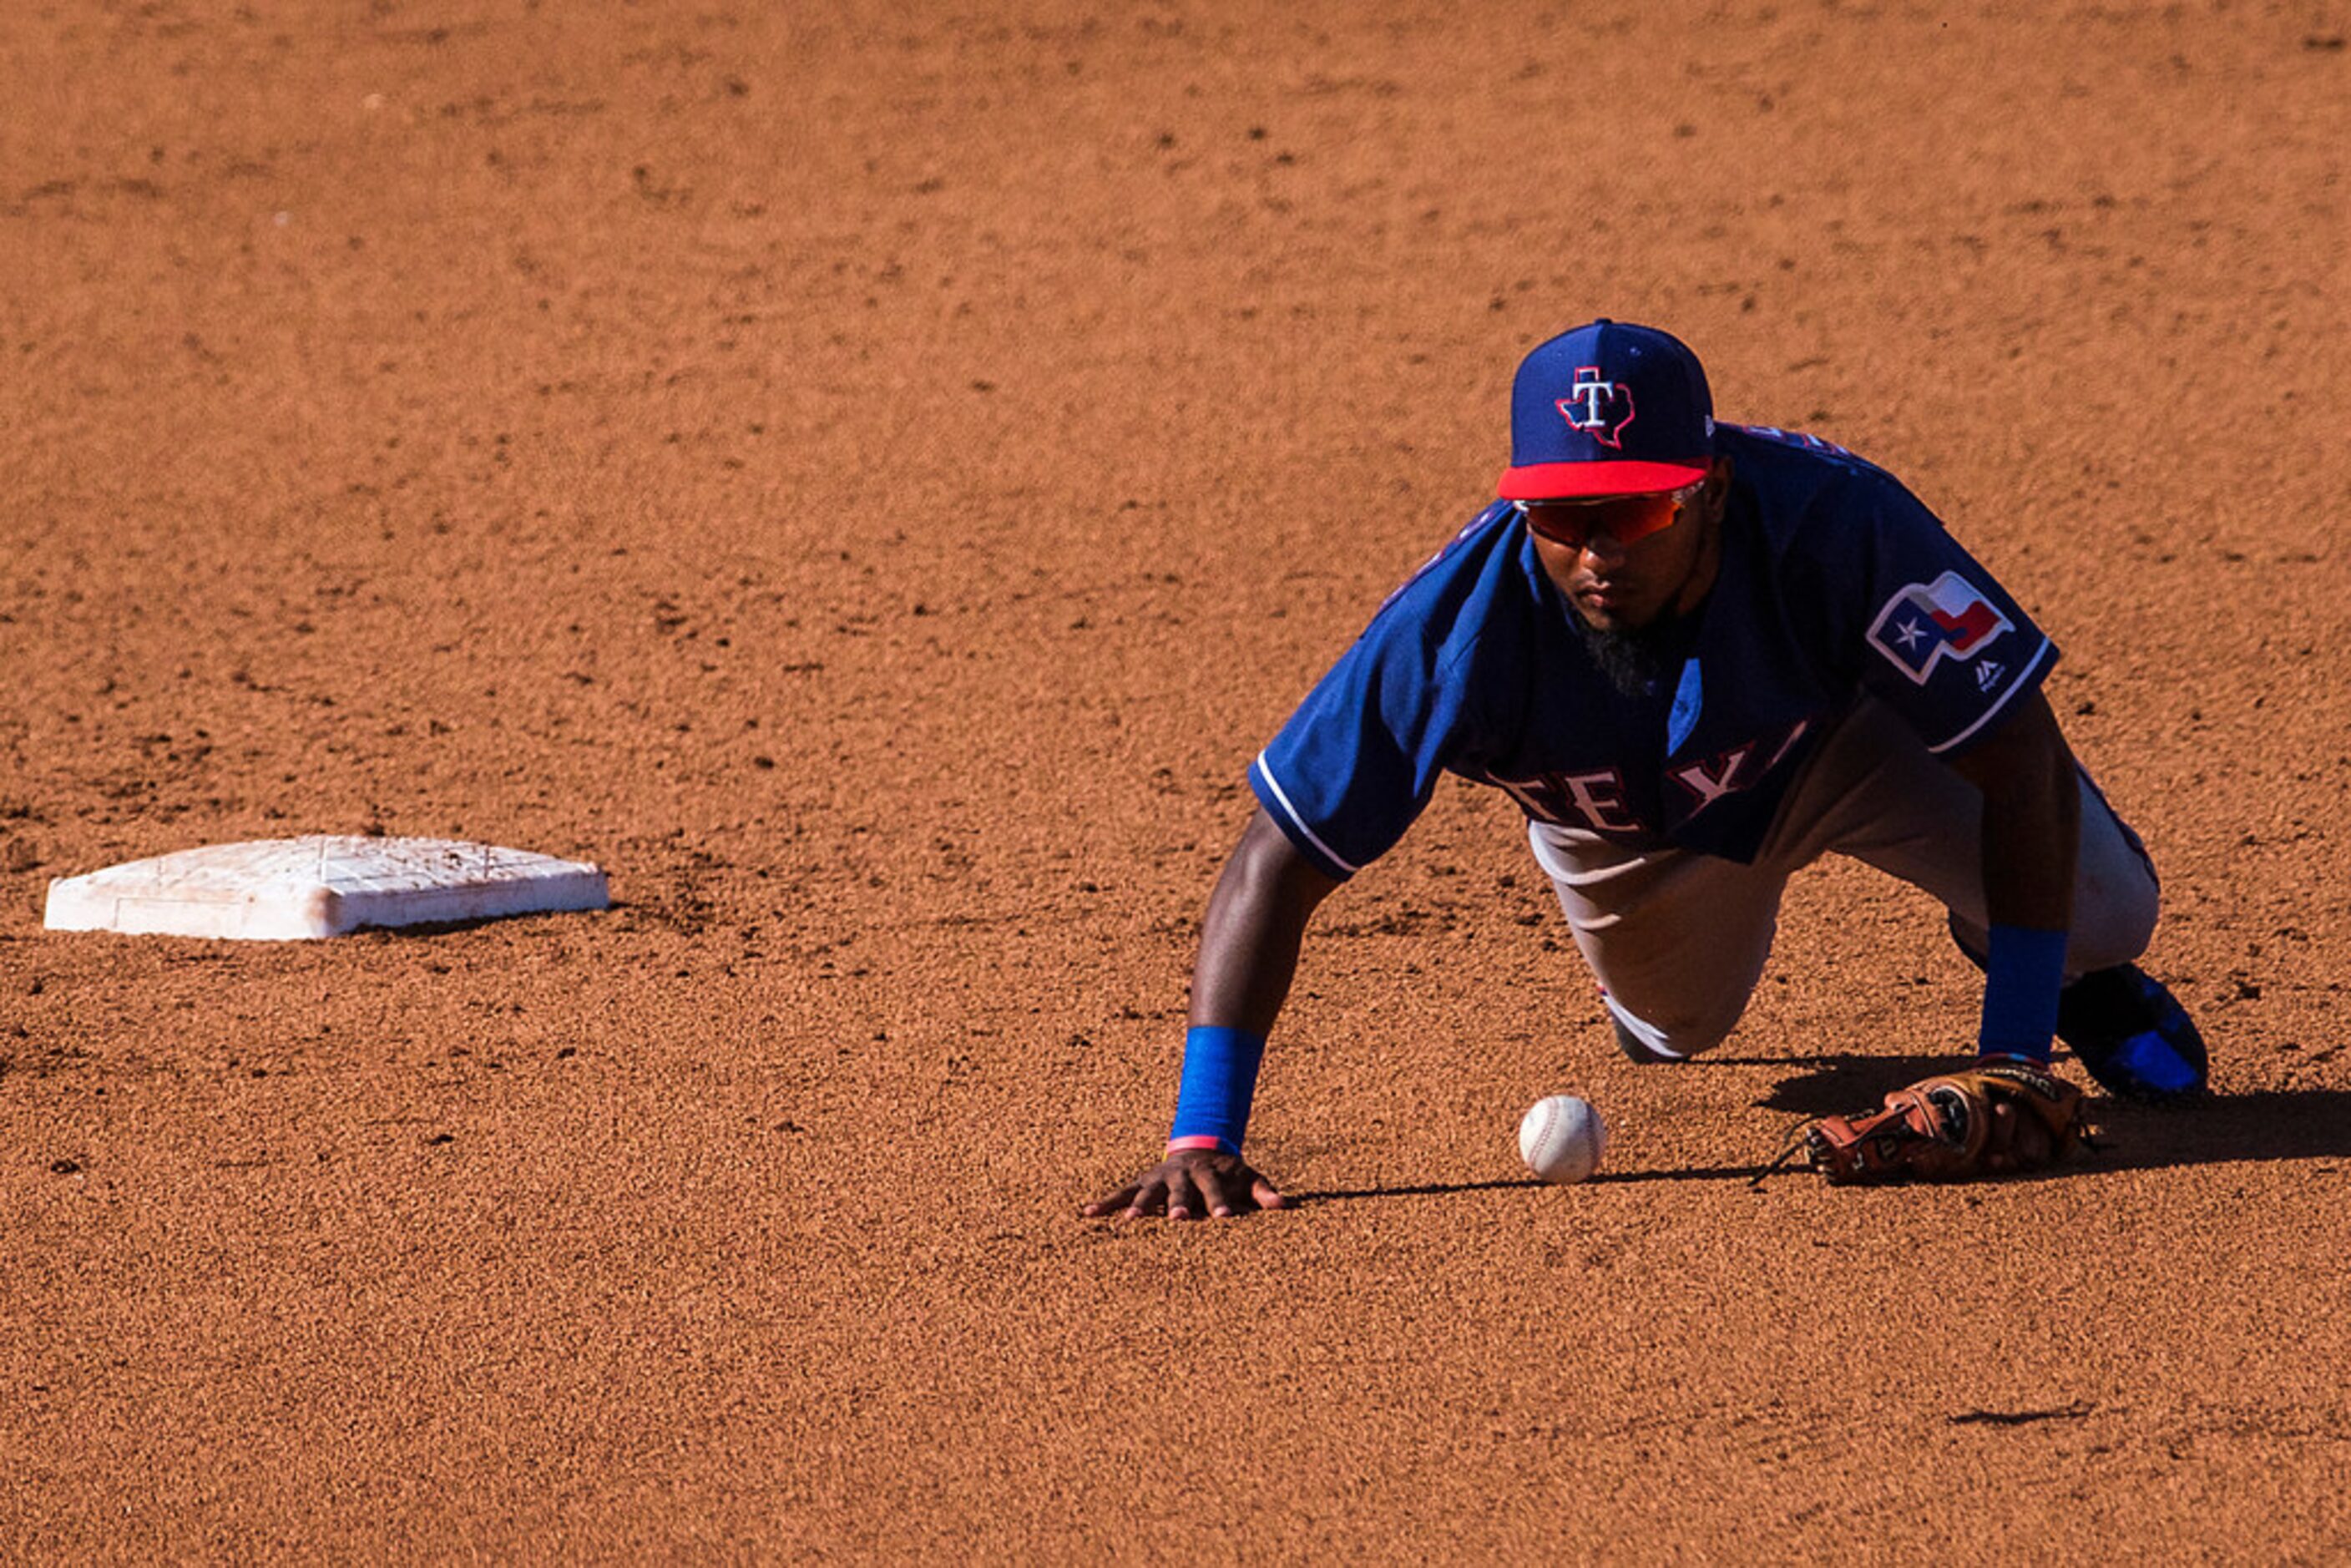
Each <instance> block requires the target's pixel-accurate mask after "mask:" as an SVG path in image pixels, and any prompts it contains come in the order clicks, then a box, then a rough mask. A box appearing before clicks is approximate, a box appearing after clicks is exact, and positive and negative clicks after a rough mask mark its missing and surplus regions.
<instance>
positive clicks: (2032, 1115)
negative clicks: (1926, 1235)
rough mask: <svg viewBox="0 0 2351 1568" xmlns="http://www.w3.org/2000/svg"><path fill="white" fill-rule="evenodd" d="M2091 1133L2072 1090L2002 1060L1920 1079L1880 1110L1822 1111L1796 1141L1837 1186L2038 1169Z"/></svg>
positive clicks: (2059, 1158) (2042, 1074)
mask: <svg viewBox="0 0 2351 1568" xmlns="http://www.w3.org/2000/svg"><path fill="white" fill-rule="evenodd" d="M2089 1131H2090V1129H2089V1125H2088V1120H2087V1113H2086V1112H2085V1108H2084V1106H2083V1103H2082V1092H2081V1091H2080V1090H2078V1089H2076V1088H2074V1086H2073V1085H2072V1084H2070V1083H2067V1082H2064V1081H2063V1080H2061V1079H2057V1078H2054V1077H2052V1076H2051V1075H2050V1074H2049V1073H2047V1072H2044V1071H2041V1070H2040V1069H2038V1068H2034V1067H2030V1066H2027V1065H2025V1064H2024V1063H2022V1062H2006V1061H2001V1062H1993V1063H1991V1064H1990V1065H1987V1066H1983V1067H1979V1068H1976V1069H1973V1070H1972V1071H1967V1072H1950V1073H1943V1074H1939V1075H1938V1076H1936V1077H1933V1078H1922V1079H1920V1080H1919V1081H1918V1082H1916V1083H1913V1084H1911V1085H1910V1086H1909V1087H1908V1088H1907V1089H1897V1090H1896V1091H1895V1092H1893V1093H1891V1094H1888V1095H1887V1096H1886V1103H1885V1105H1884V1106H1883V1107H1882V1108H1880V1109H1878V1110H1876V1111H1858V1112H1855V1113H1852V1114H1851V1115H1845V1116H1823V1118H1821V1119H1820V1120H1819V1121H1817V1122H1814V1123H1813V1124H1811V1125H1810V1126H1808V1127H1806V1128H1804V1129H1803V1130H1802V1140H1803V1148H1804V1153H1805V1155H1806V1156H1807V1157H1808V1158H1809V1160H1810V1161H1811V1164H1812V1167H1813V1169H1814V1170H1816V1171H1818V1172H1819V1173H1820V1174H1821V1175H1822V1176H1823V1177H1824V1178H1826V1179H1827V1180H1828V1182H1829V1183H1830V1184H1831V1185H1833V1186H1843V1185H1845V1184H1847V1183H1864V1182H1896V1181H1969V1180H1972V1179H1974V1178H1975V1177H1978V1176H2010V1175H2013V1174H2015V1173H2017V1172H2019V1171H2035V1170H2043V1169H2046V1168H2047V1167H2049V1166H2054V1165H2060V1164H2063V1163H2064V1161H2065V1160H2066V1159H2067V1158H2069V1157H2071V1155H2073V1153H2074V1150H2075V1149H2077V1148H2081V1147H2084V1146H2085V1145H2087V1143H2088V1139H2089Z"/></svg>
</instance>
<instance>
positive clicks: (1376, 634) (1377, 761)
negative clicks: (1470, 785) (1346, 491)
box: [1249, 612, 1470, 881]
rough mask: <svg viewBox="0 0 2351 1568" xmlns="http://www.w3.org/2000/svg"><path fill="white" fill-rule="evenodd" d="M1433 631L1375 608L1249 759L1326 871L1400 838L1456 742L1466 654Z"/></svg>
mask: <svg viewBox="0 0 2351 1568" xmlns="http://www.w3.org/2000/svg"><path fill="white" fill-rule="evenodd" d="M1425 633H1426V628H1425V627H1421V626H1417V625H1415V624H1413V623H1411V622H1410V619H1409V617H1405V616H1397V615H1395V614H1393V613H1392V612H1384V613H1383V614H1382V615H1381V616H1380V617H1378V618H1376V619H1374V622H1373V623H1372V626H1371V628H1370V630H1368V631H1366V632H1364V635H1363V637H1362V638H1361V639H1359V640H1358V641H1357V642H1356V643H1355V645H1354V646H1353V647H1352V648H1350V649H1349V650H1348V651H1347V652H1346V653H1345V654H1344V655H1343V656H1342V657H1341V658H1340V660H1339V662H1338V663H1337V664H1334V665H1332V668H1331V671H1330V673H1329V674H1325V675H1324V676H1323V677H1322V680H1321V681H1320V682H1319V683H1317V684H1316V685H1315V687H1314V689H1313V690H1312V691H1311V692H1310V693H1308V694H1307V697H1306V700H1305V701H1304V702H1302V703H1301V704H1300V705H1299V706H1298V711H1297V712H1295V713H1293V714H1292V715H1290V721H1289V722H1288V723H1287V724H1285V725H1283V726H1282V727H1281V730H1280V733H1279V734H1278V735H1276V736H1275V737H1273V739H1272V740H1271V742H1270V743H1269V744H1268V745H1267V746H1266V748H1265V749H1264V750H1263V751H1262V752H1260V753H1259V754H1258V758H1257V760H1256V761H1255V762H1253V763H1252V764H1250V766H1249V788H1250V789H1253V790H1255V791H1256V793H1257V798H1258V801H1259V804H1261V805H1262V806H1264V808H1265V810H1266V814H1267V815H1268V816H1270V817H1271V818H1272V819H1273V821H1274V822H1275V823H1276V825H1278V826H1279V827H1280V829H1281V831H1283V832H1284V833H1285V834H1287V835H1288V836H1289V838H1290V842H1292V843H1293V844H1295V845H1297V846H1298V848H1299V850H1300V851H1301V852H1303V853H1304V854H1305V856H1306V857H1307V859H1309V860H1311V861H1312V862H1314V864H1315V866H1316V867H1317V868H1319V869H1320V870H1321V871H1322V873H1323V874H1324V875H1326V876H1331V877H1335V878H1338V879H1340V880H1342V881H1343V880H1345V879H1346V878H1348V877H1350V876H1353V874H1354V873H1356V872H1358V871H1360V870H1362V869H1363V868H1364V866H1366V865H1369V864H1370V863H1371V862H1373V861H1374V860H1377V859H1378V858H1379V857H1380V856H1381V855H1383V854H1384V853H1386V852H1387V851H1388V850H1389V849H1391V848H1392V847H1394V845H1395V841H1397V840H1398V839H1401V838H1402V837H1404V833H1405V829H1407V828H1409V827H1411V826H1412V824H1413V821H1414V820H1415V819H1416V818H1417V817H1418V816H1419V815H1420V813H1421V810H1422V809H1423V808H1424V807H1426V805H1427V804H1428V799H1429V796H1430V794H1431V793H1432V792H1434V790H1435V789H1436V788H1437V777H1438V775H1439V774H1441V773H1442V772H1443V771H1444V769H1445V768H1446V766H1447V763H1448V762H1449V761H1450V760H1451V759H1452V758H1453V757H1454V755H1455V753H1456V751H1457V749H1458V738H1459V735H1460V732H1461V730H1462V729H1463V728H1464V723H1463V719H1464V706H1465V704H1466V702H1467V700H1468V699H1467V693H1468V690H1469V689H1470V688H1469V685H1468V682H1467V681H1466V680H1463V679H1457V678H1455V677H1456V676H1457V675H1458V674H1461V672H1460V671H1458V669H1457V666H1458V664H1461V663H1463V662H1464V661H1463V660H1461V659H1460V658H1459V657H1458V650H1454V649H1449V648H1447V646H1446V645H1445V644H1444V643H1441V642H1439V641H1437V640H1435V639H1433V638H1431V637H1429V636H1427V635H1426V634H1425Z"/></svg>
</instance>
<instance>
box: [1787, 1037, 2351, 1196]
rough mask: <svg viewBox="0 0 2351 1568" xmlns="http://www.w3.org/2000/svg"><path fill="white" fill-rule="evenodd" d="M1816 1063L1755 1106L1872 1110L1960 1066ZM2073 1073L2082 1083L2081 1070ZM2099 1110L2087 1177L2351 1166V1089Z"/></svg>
mask: <svg viewBox="0 0 2351 1568" xmlns="http://www.w3.org/2000/svg"><path fill="white" fill-rule="evenodd" d="M2057 1060H2058V1063H2059V1065H2060V1066H2061V1067H2065V1066H2067V1065H2068V1064H2069V1063H2070V1062H2071V1061H2072V1059H2071V1058H2070V1057H2065V1056H2060V1057H2059V1058H2058V1059H2057ZM1742 1065H1752V1066H1767V1065H1771V1063H1769V1062H1765V1061H1750V1062H1747V1063H1743V1064H1742ZM1807 1065H1808V1068H1809V1070H1808V1071H1803V1072H1800V1073H1797V1074H1796V1075H1794V1076H1792V1077H1790V1078H1785V1079H1782V1081H1781V1082H1778V1083H1777V1084H1774V1085H1773V1086H1772V1089H1771V1092H1770V1093H1769V1094H1767V1095H1765V1096H1764V1097H1763V1098H1762V1099H1761V1100H1758V1101H1756V1102H1755V1104H1756V1105H1757V1106H1759V1107H1760V1108H1761V1109H1763V1110H1767V1111H1784V1112H1788V1113H1792V1114H1794V1115H1797V1116H1829V1115H1835V1114H1837V1113H1842V1112H1851V1111H1858V1110H1864V1109H1866V1108H1868V1107H1870V1106H1874V1105H1876V1103H1878V1102H1879V1100H1880V1099H1881V1098H1883V1097H1884V1096H1885V1095H1886V1094H1887V1093H1888V1092H1891V1091H1893V1090H1896V1089H1899V1088H1901V1087H1902V1086H1903V1085H1904V1084H1906V1083H1912V1082H1917V1080H1918V1079H1921V1078H1924V1077H1926V1076H1928V1074H1929V1073H1935V1072H1948V1071H1951V1070H1952V1067H1953V1065H1954V1064H1953V1062H1952V1061H1951V1059H1950V1058H1949V1057H1948V1056H1894V1057H1882V1056H1834V1057H1826V1058H1823V1059H1822V1060H1821V1061H1818V1062H1817V1063H1811V1064H1807ZM2066 1076H2067V1077H2069V1078H2071V1079H2073V1080H2074V1082H2083V1075H2082V1074H2081V1072H2080V1071H2079V1069H2078V1068H2074V1069H2072V1070H2071V1071H2068V1072H2067V1073H2066ZM2090 1112H2091V1119H2092V1120H2093V1122H2095V1124H2096V1125H2097V1126H2098V1128H2099V1130H2100V1131H2099V1138H2098V1142H2099V1145H2100V1151H2099V1153H2098V1154H2097V1155H2095V1157H2094V1158H2092V1159H2090V1160H2087V1161H2085V1162H2084V1163H2082V1164H2081V1165H2079V1166H2074V1167H2073V1168H2074V1170H2077V1171H2081V1172H2085V1173H2086V1172H2089V1171H2095V1170H2149V1169H2154V1168H2157V1167H2159V1166H2195V1165H2220V1164H2225V1163H2227V1162H2228V1161H2231V1160H2323V1159H2351V1091H2346V1090H2341V1089H2285V1090H2264V1091H2262V1092H2256V1093H2251V1094H2225V1093H2224V1094H2216V1095H2213V1096H2210V1098H2207V1099H2203V1100H2197V1101H2191V1102H2189V1103H2187V1104H2185V1105H2180V1106H2176V1107H2169V1108H2164V1109H2158V1108H2156V1107H2153V1106H2147V1105H2134V1104H2131V1103H2127V1102H2125V1101H2119V1100H2114V1099H2110V1098H2108V1097H2107V1096H2105V1095H2104V1094H2103V1093H2098V1092H2095V1091H2094V1092H2093V1095H2092V1098H2091V1101H2090Z"/></svg>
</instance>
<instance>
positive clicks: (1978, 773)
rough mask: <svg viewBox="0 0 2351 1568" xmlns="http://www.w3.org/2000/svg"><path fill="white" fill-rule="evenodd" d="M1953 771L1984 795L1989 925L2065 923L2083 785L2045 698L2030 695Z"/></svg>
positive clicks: (2070, 918) (2058, 926) (2069, 916)
mask: <svg viewBox="0 0 2351 1568" xmlns="http://www.w3.org/2000/svg"><path fill="white" fill-rule="evenodd" d="M1959 769H1960V771H1961V773H1963V774H1965V775H1966V776H1967V777H1968V778H1969V779H1970V781H1972V782H1973V783H1974V784H1975V786H1976V787H1977V789H1980V790H1981V791H1982V792H1983V800H1984V815H1983V881H1984V904H1985V914H1986V915H1987V916H1988V917H1989V919H1990V922H1991V924H1992V925H2011V926H2019V927H2022V928H2025V929H2029V930H2034V931H2064V930H2066V929H2068V928H2069V927H2071V926H2072V925H2073V923H2074V865H2075V862H2076V861H2077V860H2078V859H2079V857H2080V853H2081V837H2082V787H2081V782H2080V780H2079V778H2078V777H2077V774H2076V769H2075V768H2074V754H2073V752H2072V750H2071V749H2070V748H2069V747H2067V746H2066V744H2065V737H2064V734H2063V733H2062V732H2061V731H2060V730H2059V729H2058V727H2057V719H2056V716H2055V715H2054V714H2052V713H2051V712H2050V711H2049V705H2048V703H2047V701H2046V700H2045V699H2043V698H2042V697H2041V696H2040V695H2039V694H2037V693H2036V694H2034V695H2033V697H2032V700H2031V704H2030V706H2027V707H2025V708H2024V710H2023V711H2022V712H2020V713H2019V714H2017V715H2016V716H2015V718H2014V720H2013V721H2012V722H2011V724H2010V725H2008V726H2005V727H2002V729H2001V733H2000V734H1998V735H1996V736H1994V737H1992V738H1991V740H1990V741H1988V742H1987V743H1986V744H1985V746H1984V747H1982V748H1981V749H1980V751H1978V752H1976V753H1973V754H1970V756H1969V757H1968V758H1964V759H1962V761H1961V763H1960V765H1959Z"/></svg>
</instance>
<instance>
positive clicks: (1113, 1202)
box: [1080, 1149, 1290, 1219]
mask: <svg viewBox="0 0 2351 1568" xmlns="http://www.w3.org/2000/svg"><path fill="white" fill-rule="evenodd" d="M1288 1207H1290V1200H1289V1199H1288V1198H1286V1197H1282V1196H1281V1194H1280V1193H1278V1192H1276V1191H1275V1190H1274V1189H1273V1184H1272V1183H1271V1182H1270V1181H1268V1180H1266V1179H1265V1177H1263V1176H1259V1175H1258V1173H1257V1172H1256V1171H1254V1170H1251V1169H1250V1168H1249V1165H1248V1163H1247V1162H1246V1161H1244V1160H1243V1159H1242V1158H1241V1157H1240V1155H1228V1154H1226V1153H1225V1152H1224V1151H1223V1150H1221V1149H1178V1150H1176V1151H1175V1153H1174V1154H1172V1155H1168V1156H1167V1157H1166V1158H1165V1159H1164V1160H1162V1161H1160V1162H1159V1163H1158V1164H1157V1165H1155V1166H1153V1167H1152V1168H1151V1169H1149V1170H1147V1171H1145V1172H1144V1173H1143V1174H1142V1175H1141V1176H1137V1177H1135V1178H1134V1181H1132V1182H1130V1183H1128V1184H1127V1185H1126V1186H1123V1187H1121V1188H1119V1189H1118V1190H1117V1191H1116V1192H1114V1193H1113V1194H1111V1195H1110V1196H1109V1197H1105V1198H1103V1199H1102V1201H1100V1202H1099V1203H1090V1204H1088V1205H1086V1207H1084V1208H1083V1209H1082V1210H1081V1211H1080V1212H1081V1213H1082V1214H1084V1215H1085V1217H1086V1218H1089V1219H1100V1218H1102V1217H1103V1216H1104V1215H1108V1216H1110V1217H1112V1218H1115V1219H1143V1218H1148V1217H1150V1216H1152V1215H1160V1214H1164V1215H1165V1216H1166V1217H1167V1218H1170V1219H1209V1218H1215V1219H1230V1218H1233V1217H1235V1216H1236V1215H1242V1214H1248V1213H1250V1212H1251V1211H1253V1210H1255V1209H1259V1208H1288Z"/></svg>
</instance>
